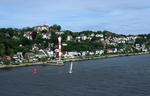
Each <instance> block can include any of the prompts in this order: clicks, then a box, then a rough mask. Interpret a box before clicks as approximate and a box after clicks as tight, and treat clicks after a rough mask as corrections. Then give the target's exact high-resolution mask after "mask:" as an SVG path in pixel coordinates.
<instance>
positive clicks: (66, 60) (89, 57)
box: [0, 52, 150, 69]
mask: <svg viewBox="0 0 150 96" xmlns="http://www.w3.org/2000/svg"><path fill="white" fill-rule="evenodd" d="M144 54H150V52H141V53H129V54H108V55H101V56H86V57H78V58H72V59H64V60H63V62H71V61H83V60H94V59H103V58H112V57H122V56H133V55H144ZM34 65H49V66H63V65H64V64H60V65H59V64H57V60H50V61H46V62H32V63H22V64H18V65H0V69H3V68H14V67H24V66H34Z"/></svg>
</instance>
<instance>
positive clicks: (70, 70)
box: [69, 62, 73, 74]
mask: <svg viewBox="0 0 150 96" xmlns="http://www.w3.org/2000/svg"><path fill="white" fill-rule="evenodd" d="M72 66H73V63H72V62H71V64H70V69H69V73H70V74H71V73H72Z"/></svg>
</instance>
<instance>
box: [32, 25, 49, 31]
mask: <svg viewBox="0 0 150 96" xmlns="http://www.w3.org/2000/svg"><path fill="white" fill-rule="evenodd" d="M34 30H35V31H37V32H39V31H43V30H46V31H48V32H49V26H48V25H39V26H35V27H34Z"/></svg>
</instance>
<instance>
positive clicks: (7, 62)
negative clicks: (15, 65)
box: [3, 59, 11, 65]
mask: <svg viewBox="0 0 150 96" xmlns="http://www.w3.org/2000/svg"><path fill="white" fill-rule="evenodd" d="M3 63H4V65H10V63H11V61H10V60H8V59H4V60H3Z"/></svg>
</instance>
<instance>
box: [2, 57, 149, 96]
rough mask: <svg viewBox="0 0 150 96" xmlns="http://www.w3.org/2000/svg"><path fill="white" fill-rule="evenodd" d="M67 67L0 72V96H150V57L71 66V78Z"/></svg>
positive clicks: (109, 59)
mask: <svg viewBox="0 0 150 96" xmlns="http://www.w3.org/2000/svg"><path fill="white" fill-rule="evenodd" d="M69 67H70V63H69V62H68V63H66V64H65V66H63V67H56V66H30V67H20V68H12V69H7V70H4V69H0V96H150V55H139V56H129V57H116V58H107V59H99V60H89V61H79V62H74V63H73V73H72V74H68V71H69ZM35 68H36V69H37V75H35V76H34V74H33V70H34V69H35Z"/></svg>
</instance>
